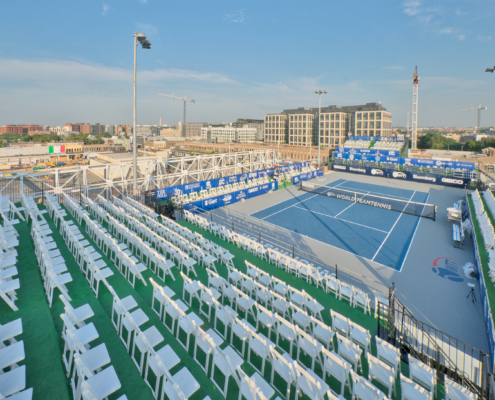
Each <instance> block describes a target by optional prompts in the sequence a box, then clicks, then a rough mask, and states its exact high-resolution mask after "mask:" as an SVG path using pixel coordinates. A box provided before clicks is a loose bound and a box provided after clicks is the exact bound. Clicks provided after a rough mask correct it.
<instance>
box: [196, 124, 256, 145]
mask: <svg viewBox="0 0 495 400" xmlns="http://www.w3.org/2000/svg"><path fill="white" fill-rule="evenodd" d="M201 138H202V139H206V140H216V141H217V142H238V143H247V142H254V141H255V140H256V128H244V127H243V128H236V127H233V126H225V127H223V126H208V127H207V128H201Z"/></svg>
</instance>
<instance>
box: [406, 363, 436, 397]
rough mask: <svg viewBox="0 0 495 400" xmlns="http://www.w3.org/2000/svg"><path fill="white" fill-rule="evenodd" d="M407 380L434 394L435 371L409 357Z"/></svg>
mask: <svg viewBox="0 0 495 400" xmlns="http://www.w3.org/2000/svg"><path fill="white" fill-rule="evenodd" d="M409 379H411V380H413V381H414V382H416V383H419V384H420V385H421V386H423V387H424V388H425V389H426V390H428V391H430V392H435V387H436V373H435V370H434V369H433V368H431V367H429V366H428V365H426V364H424V363H422V362H421V361H419V360H417V359H415V358H414V357H412V356H409Z"/></svg>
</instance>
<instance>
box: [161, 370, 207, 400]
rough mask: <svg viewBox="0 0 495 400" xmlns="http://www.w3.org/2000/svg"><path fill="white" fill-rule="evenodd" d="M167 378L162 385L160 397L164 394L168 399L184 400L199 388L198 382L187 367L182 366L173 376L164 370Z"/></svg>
mask: <svg viewBox="0 0 495 400" xmlns="http://www.w3.org/2000/svg"><path fill="white" fill-rule="evenodd" d="M165 376H166V377H167V379H166V380H165V382H164V383H163V386H162V399H163V398H164V396H165V395H166V396H167V397H168V398H169V399H170V400H184V399H188V398H189V397H191V396H192V395H193V394H194V393H196V391H197V390H198V389H199V387H200V386H199V383H198V381H197V380H196V379H194V376H193V375H192V374H191V372H189V370H188V369H187V367H184V368H182V369H181V370H180V371H179V372H177V373H176V374H175V375H174V376H171V375H170V374H169V373H168V371H166V373H165Z"/></svg>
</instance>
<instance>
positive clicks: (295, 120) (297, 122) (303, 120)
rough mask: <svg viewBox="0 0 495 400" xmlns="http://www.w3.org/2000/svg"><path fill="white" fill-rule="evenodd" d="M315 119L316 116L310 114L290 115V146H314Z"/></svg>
mask: <svg viewBox="0 0 495 400" xmlns="http://www.w3.org/2000/svg"><path fill="white" fill-rule="evenodd" d="M308 111H309V109H308ZM315 118H316V116H315V115H314V114H312V113H308V112H301V113H295V114H289V140H288V144H291V145H296V146H312V145H313V142H314V139H315V129H316V124H314V123H313V122H314V119H315Z"/></svg>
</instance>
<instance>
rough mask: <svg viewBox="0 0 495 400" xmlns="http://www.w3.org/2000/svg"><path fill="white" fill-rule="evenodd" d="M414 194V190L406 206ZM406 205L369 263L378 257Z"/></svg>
mask: <svg viewBox="0 0 495 400" xmlns="http://www.w3.org/2000/svg"><path fill="white" fill-rule="evenodd" d="M415 194H416V190H415V191H414V193H413V194H412V196H411V198H410V199H409V201H408V202H407V204H409V203H410V202H411V200H412V198H413V197H414V195H415ZM407 204H406V206H405V207H404V209H403V210H402V212H401V213H400V215H399V218H397V221H395V224H394V226H392V229H390V232H389V233H388V235H387V237H386V238H385V240H384V241H383V242H382V244H381V245H380V247H379V248H378V250H377V251H376V253H375V255H374V256H373V258H372V259H371V261H373V260H374V259H375V257H376V256H377V255H378V253H379V252H380V250H381V248H382V247H383V245H384V244H385V242H386V241H387V239H388V237H389V236H390V234H391V233H392V231H393V230H394V228H395V225H397V222H399V219H400V217H402V215H404V210H405V209H406V207H407Z"/></svg>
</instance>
